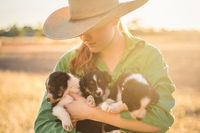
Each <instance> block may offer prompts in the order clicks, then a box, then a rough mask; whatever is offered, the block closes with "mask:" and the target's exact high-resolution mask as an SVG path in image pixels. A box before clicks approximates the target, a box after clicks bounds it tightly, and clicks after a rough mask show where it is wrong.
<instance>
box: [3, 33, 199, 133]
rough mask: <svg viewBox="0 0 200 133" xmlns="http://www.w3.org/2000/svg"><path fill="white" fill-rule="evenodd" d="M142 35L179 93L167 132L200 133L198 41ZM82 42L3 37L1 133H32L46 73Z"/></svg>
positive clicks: (183, 36) (186, 35) (182, 36)
mask: <svg viewBox="0 0 200 133" xmlns="http://www.w3.org/2000/svg"><path fill="white" fill-rule="evenodd" d="M191 34H192V33H187V32H186V33H185V32H184V34H183V33H182V34H168V35H166V34H165V35H138V36H140V37H141V38H144V39H145V40H147V41H148V42H150V43H152V44H155V46H156V47H158V48H159V49H160V50H161V52H162V53H163V55H164V58H165V60H166V62H167V64H168V65H169V73H170V76H171V78H172V80H173V81H174V82H175V84H176V86H177V89H176V91H175V92H174V94H173V95H174V97H175V99H176V105H175V107H174V108H173V113H174V116H175V122H174V124H173V126H172V127H171V129H170V130H169V131H168V133H199V132H200V124H199V120H200V97H199V96H200V36H199V37H197V35H196V33H194V36H191ZM78 43H79V40H76V39H74V40H69V41H52V40H49V39H44V38H39V39H38V38H37V39H36V38H25V39H24V38H0V44H1V47H0V98H1V100H0V105H1V106H0V133H33V132H34V131H33V122H34V120H35V117H36V114H37V111H38V108H39V106H40V102H41V98H42V96H43V93H44V89H45V88H44V82H45V78H46V76H47V74H48V73H49V72H50V71H51V70H52V69H53V67H54V65H55V63H56V61H57V60H58V58H59V57H60V56H61V55H62V54H63V53H64V52H65V51H67V50H68V49H70V48H71V47H73V45H72V44H78Z"/></svg>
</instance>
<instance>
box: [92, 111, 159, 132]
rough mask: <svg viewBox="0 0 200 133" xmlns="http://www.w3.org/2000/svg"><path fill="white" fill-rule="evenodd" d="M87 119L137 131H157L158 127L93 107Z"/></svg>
mask: <svg viewBox="0 0 200 133" xmlns="http://www.w3.org/2000/svg"><path fill="white" fill-rule="evenodd" d="M89 119H91V120H95V121H99V122H103V123H107V124H110V125H113V126H116V127H120V128H124V129H128V130H132V131H139V132H158V131H159V130H160V129H159V128H157V127H154V126H151V125H148V124H146V123H144V122H141V121H138V120H125V119H122V118H121V117H120V114H117V113H109V112H104V111H102V110H100V109H98V108H94V110H93V111H92V113H91V115H90V116H89Z"/></svg>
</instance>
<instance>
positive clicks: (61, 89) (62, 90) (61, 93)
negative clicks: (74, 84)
mask: <svg viewBox="0 0 200 133" xmlns="http://www.w3.org/2000/svg"><path fill="white" fill-rule="evenodd" d="M64 91H65V89H64V87H63V86H61V87H60V90H59V92H58V96H59V97H61V96H62V95H63V93H64Z"/></svg>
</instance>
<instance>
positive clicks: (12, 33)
mask: <svg viewBox="0 0 200 133" xmlns="http://www.w3.org/2000/svg"><path fill="white" fill-rule="evenodd" d="M5 34H6V36H18V35H19V34H20V30H19V28H18V27H17V26H16V25H13V26H12V27H11V28H10V29H9V30H8V31H7V32H5Z"/></svg>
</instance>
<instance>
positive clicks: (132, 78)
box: [101, 73, 159, 119]
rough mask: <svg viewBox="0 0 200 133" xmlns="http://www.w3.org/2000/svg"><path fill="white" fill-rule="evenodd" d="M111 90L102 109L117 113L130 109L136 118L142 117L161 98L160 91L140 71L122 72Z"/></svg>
mask: <svg viewBox="0 0 200 133" xmlns="http://www.w3.org/2000/svg"><path fill="white" fill-rule="evenodd" d="M111 90H112V91H111V94H110V96H109V99H107V100H106V101H105V102H104V103H103V104H102V106H101V108H102V110H105V111H108V112H116V113H119V112H121V111H124V110H128V111H130V112H131V116H132V117H133V118H134V119H142V118H143V117H144V116H145V114H146V112H147V108H148V107H149V106H150V105H152V104H156V103H157V102H158V100H159V95H158V93H157V92H156V91H155V89H153V88H152V87H151V86H150V85H149V83H148V82H147V80H146V79H145V78H144V77H143V76H142V75H141V74H139V73H126V74H122V75H121V76H120V77H119V78H118V80H117V81H116V83H115V84H114V86H113V87H112V89H111Z"/></svg>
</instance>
